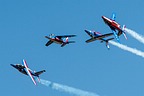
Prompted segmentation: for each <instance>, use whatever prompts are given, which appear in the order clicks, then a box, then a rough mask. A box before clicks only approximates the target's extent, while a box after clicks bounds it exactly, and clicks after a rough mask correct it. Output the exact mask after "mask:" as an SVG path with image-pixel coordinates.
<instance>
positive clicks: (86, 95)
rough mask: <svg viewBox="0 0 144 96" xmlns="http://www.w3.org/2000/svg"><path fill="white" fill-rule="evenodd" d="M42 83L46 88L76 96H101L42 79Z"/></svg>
mask: <svg viewBox="0 0 144 96" xmlns="http://www.w3.org/2000/svg"><path fill="white" fill-rule="evenodd" d="M40 83H41V84H43V85H45V86H48V87H51V88H52V89H55V90H58V91H63V92H67V93H70V94H74V95H77V96H99V95H97V94H95V93H92V92H88V91H83V90H81V89H77V88H73V87H69V86H66V85H62V84H58V83H53V82H51V81H48V80H43V79H40Z"/></svg>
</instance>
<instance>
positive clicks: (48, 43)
mask: <svg viewBox="0 0 144 96" xmlns="http://www.w3.org/2000/svg"><path fill="white" fill-rule="evenodd" d="M52 43H53V41H51V40H49V41H48V42H47V43H46V44H45V46H49V45H50V44H52Z"/></svg>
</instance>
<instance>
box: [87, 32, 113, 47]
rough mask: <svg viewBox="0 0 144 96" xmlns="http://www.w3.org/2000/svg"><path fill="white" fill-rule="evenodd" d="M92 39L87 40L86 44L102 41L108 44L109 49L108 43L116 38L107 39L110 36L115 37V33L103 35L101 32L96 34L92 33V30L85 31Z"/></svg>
mask: <svg viewBox="0 0 144 96" xmlns="http://www.w3.org/2000/svg"><path fill="white" fill-rule="evenodd" d="M84 31H85V32H86V33H87V34H88V35H89V36H90V37H91V38H90V39H88V40H86V43H89V42H92V41H95V40H101V43H102V42H106V47H107V48H108V49H109V48H110V47H109V45H108V41H109V40H113V39H114V38H109V39H105V38H106V37H108V36H111V35H113V33H108V34H101V33H100V32H96V31H91V30H84Z"/></svg>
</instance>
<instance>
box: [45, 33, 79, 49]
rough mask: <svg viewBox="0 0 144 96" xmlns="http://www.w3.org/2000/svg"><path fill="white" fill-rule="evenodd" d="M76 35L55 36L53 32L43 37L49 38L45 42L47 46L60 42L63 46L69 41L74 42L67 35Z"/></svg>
mask: <svg viewBox="0 0 144 96" xmlns="http://www.w3.org/2000/svg"><path fill="white" fill-rule="evenodd" d="M75 36H76V35H62V36H55V35H54V34H50V35H49V36H45V38H47V39H49V41H48V42H47V43H46V44H45V46H49V45H50V44H52V43H57V44H61V47H63V46H65V45H66V44H69V43H75V41H69V37H75Z"/></svg>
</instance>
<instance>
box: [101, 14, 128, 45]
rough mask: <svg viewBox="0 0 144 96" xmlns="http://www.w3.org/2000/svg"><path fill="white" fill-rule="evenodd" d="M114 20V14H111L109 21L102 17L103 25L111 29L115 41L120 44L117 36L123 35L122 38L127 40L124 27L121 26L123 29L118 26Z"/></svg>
mask: <svg viewBox="0 0 144 96" xmlns="http://www.w3.org/2000/svg"><path fill="white" fill-rule="evenodd" d="M115 18H116V14H114V13H113V14H112V18H111V19H109V18H107V17H105V16H102V19H103V20H104V22H105V24H107V25H108V26H109V27H110V28H111V30H112V32H113V33H114V36H115V38H116V40H117V41H118V42H119V43H120V40H119V36H120V35H121V34H123V35H124V37H125V38H126V39H127V37H126V34H125V27H126V26H125V25H123V27H122V28H121V26H120V24H118V23H117V22H116V21H115ZM116 30H117V31H118V33H117V32H116Z"/></svg>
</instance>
